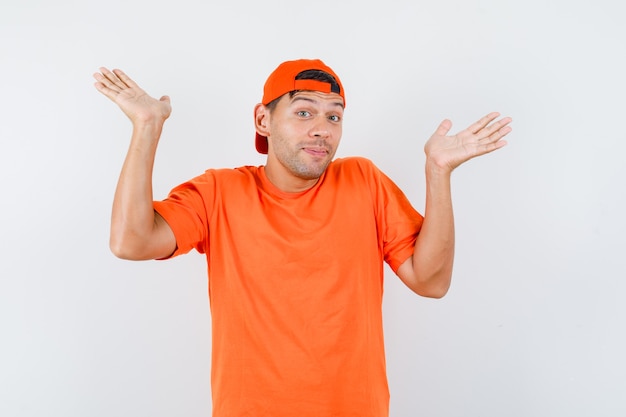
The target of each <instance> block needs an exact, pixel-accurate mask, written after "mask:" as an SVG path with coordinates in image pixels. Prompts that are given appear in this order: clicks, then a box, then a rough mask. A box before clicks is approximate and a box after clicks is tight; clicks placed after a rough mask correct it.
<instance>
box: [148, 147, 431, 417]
mask: <svg viewBox="0 0 626 417" xmlns="http://www.w3.org/2000/svg"><path fill="white" fill-rule="evenodd" d="M154 207H155V209H156V211H157V212H158V213H159V214H161V216H163V218H164V219H165V220H166V221H167V223H168V224H169V225H170V227H171V228H172V230H173V231H174V234H175V236H176V242H177V245H178V247H177V249H176V252H175V253H174V254H173V256H175V255H179V254H183V253H186V252H189V251H190V250H191V249H194V248H195V249H196V250H197V251H198V252H200V253H205V254H206V258H207V262H208V274H209V298H210V304H211V317H212V332H213V335H212V343H213V357H212V370H211V386H212V392H213V416H214V417H243V416H250V417H261V416H268V417H269V416H271V417H294V416H297V417H330V416H333V417H344V416H345V417H347V416H354V417H357V416H358V417H385V416H387V415H388V409H389V391H388V387H387V377H386V371H385V354H384V344H383V327H382V323H383V322H382V295H383V260H384V261H386V262H387V263H388V264H389V265H390V266H391V268H392V269H393V270H394V271H396V270H397V269H398V267H399V266H400V265H401V264H402V262H404V261H405V260H406V259H408V258H409V257H410V256H411V254H412V253H413V246H414V243H415V238H416V236H417V234H418V233H419V230H420V227H421V224H422V220H423V218H422V216H421V215H420V214H419V213H418V212H417V211H415V209H414V208H413V207H412V206H411V204H410V203H409V202H408V200H407V199H406V197H405V195H404V194H403V193H402V192H401V191H400V189H399V188H398V187H397V186H396V185H395V184H394V183H393V182H392V181H391V180H390V179H389V178H388V177H386V176H385V175H384V174H383V173H382V172H381V171H379V170H378V169H377V168H376V167H375V166H374V165H373V164H372V163H371V162H370V161H369V160H367V159H364V158H344V159H337V160H335V161H333V162H332V163H331V164H330V165H329V166H328V168H327V170H326V172H325V173H324V174H323V175H322V177H321V178H320V180H319V181H318V182H317V184H316V185H315V186H314V187H312V188H311V189H309V190H307V191H305V192H302V193H285V192H282V191H280V190H279V189H277V188H276V187H274V186H273V185H272V184H271V183H270V182H269V180H268V179H267V178H266V176H265V172H264V170H263V167H252V166H246V167H242V168H237V169H220V170H208V171H206V172H205V173H204V174H203V175H200V176H198V177H196V178H194V179H193V180H191V181H189V182H187V183H184V184H182V185H180V186H178V187H176V188H175V189H173V190H172V192H171V193H170V195H169V196H168V198H167V199H166V200H164V201H161V202H154Z"/></svg>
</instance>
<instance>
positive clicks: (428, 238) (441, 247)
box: [411, 163, 454, 298]
mask: <svg viewBox="0 0 626 417" xmlns="http://www.w3.org/2000/svg"><path fill="white" fill-rule="evenodd" d="M450 175H451V171H449V170H446V169H441V168H439V167H435V166H433V164H428V163H427V165H426V208H425V213H424V223H423V224H422V229H421V231H420V233H419V235H418V237H417V240H416V242H415V249H414V253H413V257H412V259H411V262H412V269H413V282H412V287H411V288H412V289H413V290H414V291H415V292H417V293H418V294H421V295H424V296H428V297H435V298H439V297H442V296H444V295H445V294H446V293H447V291H448V289H449V287H450V281H451V278H452V266H453V260H454V214H453V209H452V196H451V185H450Z"/></svg>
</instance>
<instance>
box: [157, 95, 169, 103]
mask: <svg viewBox="0 0 626 417" xmlns="http://www.w3.org/2000/svg"><path fill="white" fill-rule="evenodd" d="M159 101H165V102H167V103H170V96H163V97H161V98H160V99H159Z"/></svg>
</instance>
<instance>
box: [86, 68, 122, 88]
mask: <svg viewBox="0 0 626 417" xmlns="http://www.w3.org/2000/svg"><path fill="white" fill-rule="evenodd" d="M93 76H94V78H95V79H96V80H98V81H99V82H100V83H102V84H103V85H104V86H105V87H107V88H110V89H111V90H113V91H116V92H118V93H119V92H120V91H122V89H124V88H125V86H124V85H123V84H122V82H121V81H120V80H119V78H117V76H116V75H115V74H113V73H112V72H111V71H109V70H108V69H106V68H104V67H102V68H100V72H99V73H95V74H94V75H93Z"/></svg>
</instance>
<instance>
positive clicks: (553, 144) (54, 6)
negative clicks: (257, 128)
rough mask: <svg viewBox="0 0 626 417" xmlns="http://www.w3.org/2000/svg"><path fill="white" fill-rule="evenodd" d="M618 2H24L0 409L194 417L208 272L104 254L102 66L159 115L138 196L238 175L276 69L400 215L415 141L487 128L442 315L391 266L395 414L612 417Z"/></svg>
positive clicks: (201, 392) (620, 322)
mask: <svg viewBox="0 0 626 417" xmlns="http://www.w3.org/2000/svg"><path fill="white" fill-rule="evenodd" d="M624 9H625V6H623V3H622V2H621V1H618V0H614V1H610V0H597V1H594V2H589V1H579V0H569V1H566V0H561V1H548V0H545V1H537V0H525V1H503V0H500V1H498V0H485V1H479V0H441V1H424V0H404V1H399V0H398V1H393V0H388V1H384V2H379V1H364V0H358V1H357V0H353V1H339V0H334V1H329V0H319V1H309V2H302V3H300V2H294V1H287V0H285V1H278V0H266V1H263V2H262V1H258V2H254V1H252V0H248V1H228V2H226V1H220V2H214V1H208V2H199V1H190V0H179V1H172V2H165V1H160V0H143V1H140V0H125V1H121V0H111V1H107V2H88V1H70V0H57V1H43V0H40V1H24V0H8V1H4V2H3V3H2V5H1V6H0V60H1V65H0V85H1V88H0V181H1V185H2V187H1V192H2V197H1V200H0V201H1V206H0V207H1V208H0V210H2V211H1V214H2V217H1V221H2V229H1V230H2V239H0V245H1V247H0V254H1V255H0V256H1V257H2V258H1V259H2V261H1V262H0V277H1V278H0V338H1V339H0V415H2V416H7V417H9V416H63V417H66V416H77V417H78V416H80V417H84V416H90V417H100V416H152V417H158V416H188V417H193V416H208V415H210V409H211V402H210V386H209V376H210V314H209V306H208V301H207V294H206V291H207V282H206V273H205V265H204V259H203V257H202V256H200V255H198V254H196V253H195V252H194V253H191V254H189V255H186V256H184V257H180V258H178V259H175V260H171V261H167V262H156V261H148V262H135V263H133V262H128V261H122V260H119V259H117V258H115V257H114V256H113V255H112V254H111V253H110V251H109V249H108V228H109V216H110V207H111V201H112V196H113V191H114V187H115V183H116V180H117V176H118V173H119V169H120V167H121V164H122V161H123V158H124V155H125V152H126V148H127V145H128V140H129V137H130V123H129V122H128V120H127V119H126V118H125V116H124V115H123V114H122V113H121V111H120V110H119V109H118V108H117V107H116V106H115V105H114V104H113V103H111V102H110V101H109V100H108V99H106V98H105V97H104V96H102V95H100V94H99V93H98V92H97V91H96V90H95V89H94V88H93V79H92V74H93V73H94V72H95V71H96V70H97V69H98V67H100V66H107V67H119V68H122V69H124V70H125V71H126V72H127V73H128V74H129V75H131V76H132V77H133V78H134V79H135V80H137V82H139V83H140V85H141V86H142V87H144V88H145V89H146V90H147V91H148V92H149V93H150V94H152V95H155V96H160V95H163V94H168V95H170V96H171V98H172V104H173V113H172V116H171V118H170V119H169V120H168V122H167V124H166V128H165V131H164V133H163V137H162V140H161V144H160V148H159V151H158V155H157V161H156V167H155V176H154V184H155V198H159V199H160V198H163V197H165V195H166V193H167V192H168V191H169V189H170V188H172V187H173V186H175V185H176V184H178V183H180V182H182V181H184V180H186V179H188V178H190V177H192V176H195V175H197V174H199V173H201V172H203V171H204V169H206V168H209V167H214V168H218V167H233V166H239V165H245V164H251V165H260V164H263V163H264V158H263V157H262V156H261V155H258V154H257V153H256V152H255V150H254V146H253V136H254V135H253V124H252V121H253V120H252V110H253V106H254V105H255V104H256V103H257V101H259V100H260V98H261V93H262V86H263V82H264V81H265V78H266V77H267V75H268V74H269V73H270V72H271V71H272V70H273V69H274V68H275V67H276V65H278V63H280V62H281V61H283V60H286V59H295V58H302V57H305V58H321V59H323V60H324V61H325V62H326V63H327V64H329V65H330V66H331V67H333V68H334V69H335V70H336V71H337V73H338V74H339V75H340V76H341V78H342V81H343V83H344V86H345V88H346V91H347V109H346V110H347V112H346V119H345V122H344V137H343V141H342V145H341V147H340V150H339V152H338V156H347V155H362V156H366V157H368V158H370V159H372V160H373V161H374V162H375V163H376V164H377V165H378V166H379V167H380V168H381V169H383V171H385V172H386V173H387V174H388V175H389V176H390V177H391V178H392V179H394V180H395V181H396V182H397V183H398V184H399V185H400V186H401V188H402V189H403V190H405V192H406V194H407V195H408V196H409V198H410V199H411V201H412V202H413V203H414V205H415V207H416V208H417V209H418V210H420V211H421V210H423V205H424V201H423V199H424V175H423V162H424V156H423V151H422V148H423V144H424V142H425V140H426V139H427V138H428V137H429V136H430V134H431V133H432V131H433V130H434V129H435V128H436V126H437V125H438V123H439V122H440V121H441V120H442V119H444V118H450V119H451V120H452V121H453V122H454V127H453V129H452V130H453V131H458V130H459V129H461V128H463V127H465V126H467V125H468V124H470V123H471V122H473V121H474V120H476V119H478V118H479V117H480V116H482V115H484V114H486V113H488V112H490V111H500V112H501V113H502V114H503V115H510V116H512V117H513V119H514V122H513V124H512V126H513V127H514V131H513V133H512V134H511V135H509V142H510V144H509V145H508V146H507V147H505V148H504V149H502V150H500V151H498V152H496V153H494V154H490V155H487V156H484V157H482V158H480V159H478V160H473V161H470V162H469V163H467V164H466V165H464V166H462V167H460V168H459V169H458V170H457V171H456V172H455V173H454V176H453V192H454V204H455V210H456V220H457V232H458V247H457V260H456V264H455V274H454V279H453V286H452V289H451V291H450V293H449V294H448V295H447V296H446V297H445V298H444V299H442V300H428V299H424V298H420V297H418V296H415V295H414V294H412V293H411V292H410V291H409V290H408V289H407V288H405V287H404V286H403V285H402V284H401V282H400V281H399V280H398V279H397V278H396V277H395V276H394V275H393V274H392V273H390V271H389V269H387V272H388V273H387V280H386V293H385V299H384V314H385V333H386V345H387V358H388V373H389V383H390V390H391V415H392V416H393V417H403V416H407V417H409V416H429V417H440V416H441V417H457V416H463V417H465V416H509V417H511V416H513V417H515V416H520V417H522V416H524V417H525V416H624V415H626V361H625V359H624V352H626V337H625V329H626V325H625V318H626V306H625V303H624V302H623V298H624V293H625V291H626V284H625V282H624V279H625V278H626V266H625V261H624V258H625V256H626V255H625V253H624V249H625V248H626V245H625V244H624V235H625V234H626V228H625V224H626V221H625V220H624V214H623V212H624V205H625V204H624V203H625V199H626V198H625V197H626V195H625V188H626V187H625V186H624V180H625V179H626V175H625V174H626V172H625V164H624V153H625V150H626V145H625V140H626V134H625V133H624V117H625V114H626V104H625V96H626V82H625V81H624V76H625V74H626V62H625V46H624V45H625V43H626V26H625V25H624V19H625V16H626V12H625V10H624Z"/></svg>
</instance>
